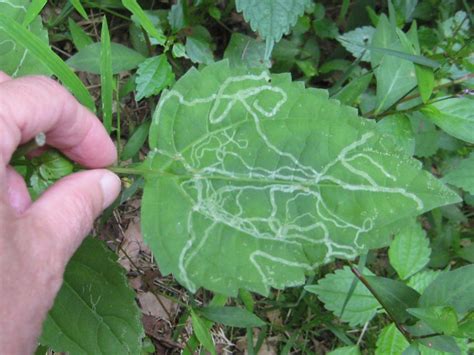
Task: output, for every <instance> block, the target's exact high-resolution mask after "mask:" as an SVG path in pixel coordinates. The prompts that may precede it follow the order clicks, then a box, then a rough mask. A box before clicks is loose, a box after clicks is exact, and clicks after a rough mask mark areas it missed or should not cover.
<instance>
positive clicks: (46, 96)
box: [0, 77, 117, 168]
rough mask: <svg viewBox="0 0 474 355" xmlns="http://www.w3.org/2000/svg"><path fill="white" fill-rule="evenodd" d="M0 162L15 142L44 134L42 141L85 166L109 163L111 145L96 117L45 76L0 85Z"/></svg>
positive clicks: (8, 155)
mask: <svg viewBox="0 0 474 355" xmlns="http://www.w3.org/2000/svg"><path fill="white" fill-rule="evenodd" d="M0 132H1V135H2V137H1V139H0V161H3V162H8V161H9V160H10V159H11V156H12V154H13V152H14V151H15V149H16V148H17V147H18V145H20V144H22V143H25V142H27V141H29V140H31V139H32V138H33V137H35V136H36V135H37V134H38V133H40V132H44V133H45V134H46V143H47V144H48V145H49V146H52V147H55V148H57V149H59V150H61V151H62V152H63V153H64V154H65V155H67V156H68V157H69V158H71V159H72V160H74V161H76V162H78V163H80V164H81V165H84V166H86V167H89V168H98V167H104V166H107V165H110V164H112V163H113V162H114V161H115V160H116V158H117V153H116V150H115V146H114V144H113V142H112V140H111V139H110V137H109V135H108V134H107V132H106V130H105V128H104V127H103V126H102V124H101V123H100V121H99V120H98V119H97V117H96V116H95V115H94V114H93V113H91V112H90V111H89V110H88V109H87V108H85V107H84V106H82V105H81V104H80V103H79V102H77V100H76V99H75V98H74V97H73V96H72V95H71V94H70V93H69V92H68V91H67V90H66V89H65V88H63V87H62V86H61V85H59V84H58V83H56V82H55V81H54V80H52V79H49V78H46V77H24V78H19V79H15V80H8V81H5V82H3V83H1V84H0Z"/></svg>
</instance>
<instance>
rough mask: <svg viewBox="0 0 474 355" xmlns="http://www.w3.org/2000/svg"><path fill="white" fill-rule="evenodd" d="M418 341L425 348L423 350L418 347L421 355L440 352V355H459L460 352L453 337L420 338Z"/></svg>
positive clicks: (431, 354) (432, 354)
mask: <svg viewBox="0 0 474 355" xmlns="http://www.w3.org/2000/svg"><path fill="white" fill-rule="evenodd" d="M418 341H419V342H420V343H421V344H423V345H424V346H425V348H423V347H420V348H421V349H420V350H421V354H422V355H428V354H429V355H434V354H439V353H440V352H441V354H454V355H461V350H460V349H459V346H458V344H457V343H456V340H455V339H454V338H453V337H449V336H446V335H438V336H433V337H428V338H421V339H419V340H418ZM433 350H434V351H433ZM436 350H437V351H436ZM466 355H467V353H466Z"/></svg>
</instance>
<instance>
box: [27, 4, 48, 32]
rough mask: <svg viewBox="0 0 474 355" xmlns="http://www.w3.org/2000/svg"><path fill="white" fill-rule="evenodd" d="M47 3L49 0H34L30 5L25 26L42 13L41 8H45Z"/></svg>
mask: <svg viewBox="0 0 474 355" xmlns="http://www.w3.org/2000/svg"><path fill="white" fill-rule="evenodd" d="M46 3H47V0H33V1H32V2H31V4H30V6H28V10H27V11H26V14H25V18H24V19H23V23H22V25H23V26H25V27H26V26H28V25H30V24H31V23H32V22H33V21H34V20H35V19H36V17H37V16H38V15H39V14H40V12H41V10H43V7H44V6H45V5H46Z"/></svg>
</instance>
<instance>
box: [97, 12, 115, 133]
mask: <svg viewBox="0 0 474 355" xmlns="http://www.w3.org/2000/svg"><path fill="white" fill-rule="evenodd" d="M113 81H114V78H113V74H112V51H111V48H110V33H109V27H108V25H107V18H106V17H105V16H104V18H103V19H102V32H101V47H100V84H101V85H100V93H101V102H102V123H103V124H104V127H105V129H106V130H107V133H109V134H110V132H111V131H112V111H113V108H112V105H113V95H114V83H113Z"/></svg>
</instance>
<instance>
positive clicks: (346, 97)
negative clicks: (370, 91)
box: [332, 73, 373, 105]
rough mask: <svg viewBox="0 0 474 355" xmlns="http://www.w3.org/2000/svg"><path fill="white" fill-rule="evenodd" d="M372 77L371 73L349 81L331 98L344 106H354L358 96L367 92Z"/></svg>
mask: <svg viewBox="0 0 474 355" xmlns="http://www.w3.org/2000/svg"><path fill="white" fill-rule="evenodd" d="M372 77H373V74H372V73H367V74H364V75H362V76H359V77H358V78H355V79H353V80H351V81H350V82H349V83H348V84H347V85H346V86H344V87H343V88H342V89H341V90H339V91H338V92H337V93H336V94H335V95H333V96H332V98H333V99H336V100H339V101H341V103H342V104H344V105H352V104H354V103H355V102H356V101H357V99H358V98H359V96H360V95H361V94H362V93H363V92H365V90H367V88H368V87H369V84H370V82H371V81H372Z"/></svg>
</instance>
